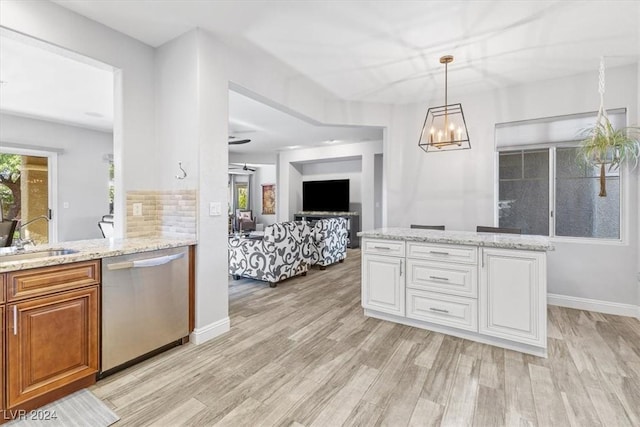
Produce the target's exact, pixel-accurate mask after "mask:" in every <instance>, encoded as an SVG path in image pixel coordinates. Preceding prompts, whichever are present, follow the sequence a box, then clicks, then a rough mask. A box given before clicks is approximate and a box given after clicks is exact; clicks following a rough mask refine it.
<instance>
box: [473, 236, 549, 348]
mask: <svg viewBox="0 0 640 427" xmlns="http://www.w3.org/2000/svg"><path fill="white" fill-rule="evenodd" d="M482 252H483V264H484V265H483V268H482V270H481V274H480V332H481V333H482V334H485V335H490V336H494V337H497V338H503V339H507V340H512V341H516V342H520V343H524V344H531V345H535V346H544V347H546V343H547V333H546V331H547V327H546V326H547V304H546V296H547V278H546V265H545V263H546V257H545V254H544V253H543V252H533V251H514V250H509V249H492V248H484V249H483V250H482Z"/></svg>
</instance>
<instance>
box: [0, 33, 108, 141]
mask: <svg viewBox="0 0 640 427" xmlns="http://www.w3.org/2000/svg"><path fill="white" fill-rule="evenodd" d="M94 62H95V61H90V60H88V59H84V58H81V57H80V56H79V55H75V54H72V53H71V52H68V51H63V50H62V49H59V48H55V47H53V46H51V45H47V44H45V43H42V42H39V41H37V40H35V39H31V38H28V37H24V36H20V35H16V34H15V33H11V32H9V31H3V32H2V33H0V80H1V81H2V82H3V83H2V84H1V85H0V110H1V111H3V112H6V113H10V114H15V115H21V116H27V117H32V118H38V119H44V120H51V121H55V122H61V123H65V124H73V125H76V126H78V125H79V126H83V127H87V128H91V129H95V130H100V131H105V132H111V131H112V129H113V71H112V70H111V69H110V68H109V67H107V66H104V65H100V64H96V63H94Z"/></svg>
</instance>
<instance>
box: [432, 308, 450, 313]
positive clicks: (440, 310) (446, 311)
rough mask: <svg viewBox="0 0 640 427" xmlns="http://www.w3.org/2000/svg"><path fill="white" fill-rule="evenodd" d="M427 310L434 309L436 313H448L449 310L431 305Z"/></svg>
mask: <svg viewBox="0 0 640 427" xmlns="http://www.w3.org/2000/svg"><path fill="white" fill-rule="evenodd" d="M429 310H431V311H435V312H437V313H445V314H449V310H443V309H441V308H435V307H431V308H429Z"/></svg>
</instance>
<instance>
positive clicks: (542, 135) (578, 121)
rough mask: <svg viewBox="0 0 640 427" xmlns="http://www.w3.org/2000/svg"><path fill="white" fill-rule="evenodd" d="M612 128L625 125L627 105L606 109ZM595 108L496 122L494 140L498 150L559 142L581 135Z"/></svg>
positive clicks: (592, 117) (595, 116) (573, 139)
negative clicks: (578, 111) (538, 117)
mask: <svg viewBox="0 0 640 427" xmlns="http://www.w3.org/2000/svg"><path fill="white" fill-rule="evenodd" d="M607 115H608V116H609V120H610V121H611V124H612V125H613V127H614V128H616V129H620V128H623V127H625V126H627V109H626V108H616V109H611V110H607ZM597 117H598V113H597V112H590V113H582V114H570V115H566V116H555V117H546V118H542V119H534V120H522V121H518V122H508V123H498V124H496V129H495V143H496V149H497V150H498V151H504V150H511V149H525V148H532V147H541V146H545V145H551V144H553V145H559V144H563V143H568V144H571V142H575V141H580V140H582V139H584V130H585V129H587V128H589V127H591V126H593V125H594V124H595V122H596V118H597Z"/></svg>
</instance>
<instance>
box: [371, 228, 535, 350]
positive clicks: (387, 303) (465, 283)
mask: <svg viewBox="0 0 640 427" xmlns="http://www.w3.org/2000/svg"><path fill="white" fill-rule="evenodd" d="M546 274H547V273H546V253H545V252H543V251H531V250H519V249H498V248H486V247H478V246H471V245H453V244H438V243H423V242H415V241H408V242H405V241H402V240H382V239H371V238H365V239H363V241H362V306H363V307H364V308H365V314H366V315H368V316H373V317H377V318H381V319H385V320H390V321H393V322H398V323H404V324H407V325H411V326H417V327H420V328H425V329H430V330H435V331H438V332H442V333H445V334H450V335H455V336H459V337H462V338H467V339H471V340H475V341H479V342H483V343H487V344H493V345H498V346H501V347H505V348H510V349H513V350H520V351H523V352H527V353H531V354H535V355H538V356H546V352H547V312H546V310H547V302H546V292H547V281H546V280H547V279H546ZM389 315H393V316H389Z"/></svg>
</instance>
